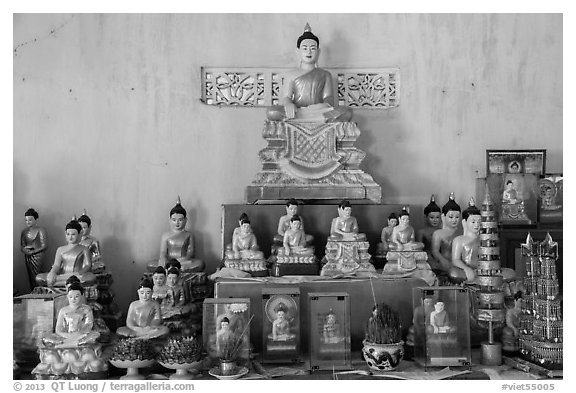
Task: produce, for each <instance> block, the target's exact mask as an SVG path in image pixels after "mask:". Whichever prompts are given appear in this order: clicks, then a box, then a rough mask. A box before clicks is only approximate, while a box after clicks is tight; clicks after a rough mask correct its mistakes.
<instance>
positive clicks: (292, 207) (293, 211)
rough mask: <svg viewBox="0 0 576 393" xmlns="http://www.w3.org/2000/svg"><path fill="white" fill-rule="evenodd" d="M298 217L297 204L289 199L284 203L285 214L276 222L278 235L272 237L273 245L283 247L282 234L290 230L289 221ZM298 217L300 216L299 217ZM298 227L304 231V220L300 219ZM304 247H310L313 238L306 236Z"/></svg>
mask: <svg viewBox="0 0 576 393" xmlns="http://www.w3.org/2000/svg"><path fill="white" fill-rule="evenodd" d="M297 215H298V202H297V201H296V200H295V199H290V200H289V201H288V202H286V214H285V215H283V216H282V217H280V219H279V220H278V233H276V234H275V235H274V243H275V244H277V245H283V243H284V233H286V231H287V230H288V229H290V220H291V219H292V217H294V216H297ZM299 217H300V216H299ZM300 226H301V229H302V230H303V231H305V227H304V219H303V218H302V217H300ZM304 240H305V243H306V244H305V245H306V246H310V245H312V243H313V241H314V237H313V236H312V235H308V234H306V238H305V239H304Z"/></svg>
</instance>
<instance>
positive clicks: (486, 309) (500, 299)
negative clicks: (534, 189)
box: [476, 188, 506, 366]
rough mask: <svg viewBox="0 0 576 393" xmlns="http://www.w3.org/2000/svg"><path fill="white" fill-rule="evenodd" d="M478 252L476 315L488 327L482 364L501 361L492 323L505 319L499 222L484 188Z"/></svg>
mask: <svg viewBox="0 0 576 393" xmlns="http://www.w3.org/2000/svg"><path fill="white" fill-rule="evenodd" d="M480 215H481V218H482V221H481V224H480V252H479V261H478V267H477V269H476V275H477V283H478V285H479V286H480V289H479V290H478V291H477V294H478V307H477V310H476V311H477V313H476V317H477V319H478V321H479V322H481V323H482V324H483V325H484V326H487V329H488V341H487V342H486V341H484V342H482V344H481V347H482V364H485V365H490V366H494V365H500V364H502V344H501V343H499V342H496V341H495V340H494V328H495V326H494V325H500V324H502V323H504V321H505V319H506V311H505V308H504V292H503V291H502V285H503V277H502V270H501V265H500V247H499V239H498V222H497V220H496V212H495V210H494V204H493V203H492V200H491V198H490V194H489V193H488V188H486V193H485V196H484V201H483V202H482V208H481V211H480Z"/></svg>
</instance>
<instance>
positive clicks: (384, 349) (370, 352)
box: [362, 340, 404, 371]
mask: <svg viewBox="0 0 576 393" xmlns="http://www.w3.org/2000/svg"><path fill="white" fill-rule="evenodd" d="M362 344H364V347H363V348H362V357H363V358H364V360H365V361H366V363H367V364H368V367H370V368H371V369H372V370H375V371H393V370H396V367H398V364H399V363H400V360H402V358H403V357H404V341H400V342H398V343H394V344H375V343H371V342H369V341H366V340H364V341H362Z"/></svg>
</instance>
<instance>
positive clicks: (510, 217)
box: [486, 149, 546, 227]
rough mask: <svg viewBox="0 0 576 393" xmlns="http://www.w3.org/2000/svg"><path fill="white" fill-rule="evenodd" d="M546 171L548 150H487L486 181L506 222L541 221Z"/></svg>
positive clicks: (526, 224) (524, 224)
mask: <svg viewBox="0 0 576 393" xmlns="http://www.w3.org/2000/svg"><path fill="white" fill-rule="evenodd" d="M544 173H546V150H527V149H525V150H486V182H487V184H488V190H489V192H490V197H491V198H492V201H493V202H494V204H495V206H496V209H497V212H498V221H499V223H500V224H501V225H502V226H518V227H530V226H535V225H536V224H537V222H538V208H539V202H538V199H539V194H540V190H539V186H538V182H539V180H540V176H541V175H542V174H544Z"/></svg>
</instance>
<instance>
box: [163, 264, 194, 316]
mask: <svg viewBox="0 0 576 393" xmlns="http://www.w3.org/2000/svg"><path fill="white" fill-rule="evenodd" d="M166 284H167V285H168V287H170V289H172V304H166V306H167V307H170V308H173V309H178V310H179V313H180V314H185V313H186V312H188V311H189V309H190V307H189V305H187V304H186V295H185V292H184V286H183V285H182V283H181V282H180V269H178V268H177V267H174V266H173V267H170V268H168V270H167V271H166Z"/></svg>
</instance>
